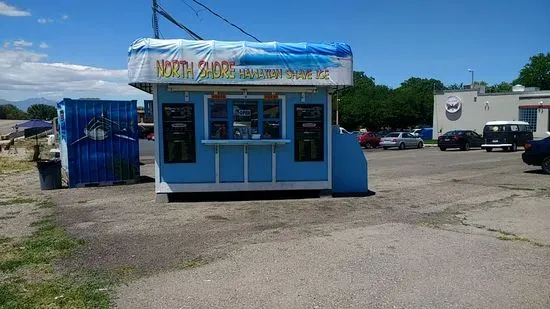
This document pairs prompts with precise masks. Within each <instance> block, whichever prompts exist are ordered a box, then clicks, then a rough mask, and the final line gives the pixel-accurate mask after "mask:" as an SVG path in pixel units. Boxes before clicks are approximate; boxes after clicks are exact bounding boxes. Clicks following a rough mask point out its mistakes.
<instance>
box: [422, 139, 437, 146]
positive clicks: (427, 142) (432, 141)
mask: <svg viewBox="0 0 550 309" xmlns="http://www.w3.org/2000/svg"><path fill="white" fill-rule="evenodd" d="M424 145H437V140H433V139H428V140H424Z"/></svg>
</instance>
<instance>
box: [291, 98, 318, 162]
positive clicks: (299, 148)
mask: <svg viewBox="0 0 550 309" xmlns="http://www.w3.org/2000/svg"><path fill="white" fill-rule="evenodd" d="M323 111H324V106H323V105H322V104H296V105H294V160H295V161H324V145H325V139H324V128H325V117H324V112H323Z"/></svg>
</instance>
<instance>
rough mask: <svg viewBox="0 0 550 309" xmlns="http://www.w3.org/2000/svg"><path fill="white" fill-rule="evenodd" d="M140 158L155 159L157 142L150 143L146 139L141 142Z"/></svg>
mask: <svg viewBox="0 0 550 309" xmlns="http://www.w3.org/2000/svg"><path fill="white" fill-rule="evenodd" d="M139 156H140V157H143V158H147V159H150V158H154V157H155V142H154V141H148V140H146V139H140V140H139Z"/></svg>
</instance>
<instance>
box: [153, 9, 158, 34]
mask: <svg viewBox="0 0 550 309" xmlns="http://www.w3.org/2000/svg"><path fill="white" fill-rule="evenodd" d="M157 11H158V3H157V0H153V34H154V36H155V39H158V38H159V20H158V18H157Z"/></svg>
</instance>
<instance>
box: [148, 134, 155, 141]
mask: <svg viewBox="0 0 550 309" xmlns="http://www.w3.org/2000/svg"><path fill="white" fill-rule="evenodd" d="M147 140H149V141H154V140H155V133H152V132H151V133H149V134H147Z"/></svg>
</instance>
